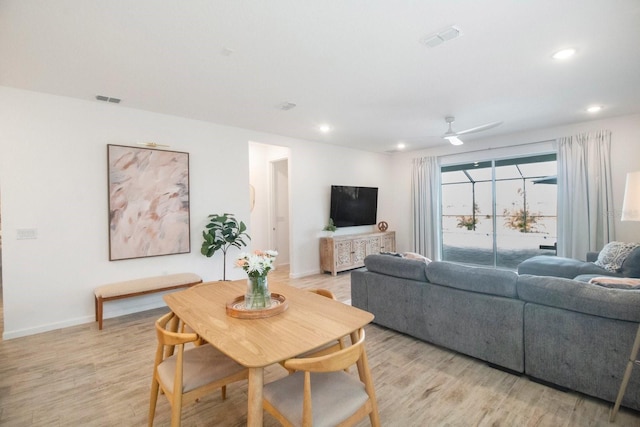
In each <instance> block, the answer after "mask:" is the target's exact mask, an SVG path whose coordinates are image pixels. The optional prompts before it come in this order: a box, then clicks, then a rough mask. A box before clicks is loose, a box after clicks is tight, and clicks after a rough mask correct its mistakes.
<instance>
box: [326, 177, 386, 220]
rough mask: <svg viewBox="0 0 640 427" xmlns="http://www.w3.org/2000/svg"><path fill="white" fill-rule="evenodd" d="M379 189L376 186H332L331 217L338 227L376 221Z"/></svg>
mask: <svg viewBox="0 0 640 427" xmlns="http://www.w3.org/2000/svg"><path fill="white" fill-rule="evenodd" d="M377 211H378V189H377V188H375V187H353V186H346V185H332V186H331V211H330V213H329V217H330V218H331V219H333V223H334V224H335V226H336V227H353V226H357V225H372V224H375V223H376V215H377Z"/></svg>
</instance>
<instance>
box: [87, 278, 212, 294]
mask: <svg viewBox="0 0 640 427" xmlns="http://www.w3.org/2000/svg"><path fill="white" fill-rule="evenodd" d="M201 281H202V278H201V277H200V276H198V275H197V274H194V273H178V274H167V275H166V276H157V277H146V278H142V279H134V280H127V281H124V282H118V283H111V284H108V285H103V286H99V287H97V288H96V289H95V293H96V297H102V298H110V297H115V296H119V295H126V294H134V293H137V292H145V291H152V290H155V289H163V288H170V287H172V286H179V285H186V284H189V283H198V282H201Z"/></svg>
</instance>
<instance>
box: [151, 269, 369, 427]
mask: <svg viewBox="0 0 640 427" xmlns="http://www.w3.org/2000/svg"><path fill="white" fill-rule="evenodd" d="M246 286H247V285H246V280H238V281H228V282H208V283H203V284H201V285H197V286H195V287H192V288H190V289H187V290H184V291H179V292H173V293H171V294H167V295H165V296H164V300H165V302H166V303H167V305H168V306H169V308H170V309H171V310H172V311H173V312H174V313H175V314H176V315H177V316H178V317H180V318H181V319H182V320H183V321H184V322H185V323H187V324H188V325H189V326H190V327H191V328H192V329H193V330H194V331H195V332H196V333H197V334H199V335H200V336H201V337H202V338H204V339H205V340H206V341H208V342H209V343H210V344H211V345H213V346H214V347H216V348H217V349H218V350H220V351H221V352H223V353H224V354H226V355H227V356H229V357H230V358H232V359H233V360H235V361H236V362H238V363H239V364H241V365H243V366H246V367H247V368H248V369H249V384H248V410H247V425H248V426H262V417H263V411H262V388H263V385H264V368H265V367H267V366H269V365H272V364H274V363H278V362H281V361H283V360H286V359H289V358H291V357H295V356H297V355H300V354H303V353H305V352H307V351H310V350H313V349H314V348H317V347H320V346H322V345H325V344H327V343H330V342H332V341H334V340H336V339H338V338H341V337H344V336H347V335H351V337H352V340H353V339H354V338H355V339H357V331H358V329H360V328H361V327H363V326H365V325H367V324H368V323H370V322H371V321H372V320H373V317H374V316H373V314H371V313H369V312H367V311H364V310H361V309H359V308H356V307H352V306H350V305H347V304H344V303H341V302H339V301H335V300H332V299H330V298H326V297H323V296H320V295H318V294H315V293H312V292H308V291H305V290H302V289H298V288H294V287H292V286H288V285H285V284H281V283H277V282H272V281H270V282H269V288H270V291H271V292H272V293H278V294H280V295H283V296H284V297H285V299H286V303H287V306H288V307H287V309H286V310H285V311H284V312H282V313H279V314H276V315H274V316H271V317H265V318H255V319H246V318H237V317H232V316H230V315H228V314H227V310H226V305H227V303H228V302H231V301H233V300H234V299H236V298H237V297H239V296H242V295H244V292H245V290H246ZM359 368H360V366H359ZM360 374H361V375H362V373H360ZM301 392H302V391H301Z"/></svg>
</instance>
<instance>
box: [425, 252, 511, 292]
mask: <svg viewBox="0 0 640 427" xmlns="http://www.w3.org/2000/svg"><path fill="white" fill-rule="evenodd" d="M517 278H518V275H517V274H516V273H515V272H513V271H507V270H497V269H495V268H489V267H471V266H468V265H463V264H456V263H452V262H447V261H433V262H431V263H429V264H427V279H429V282H431V283H436V284H438V285H442V286H447V287H450V288H457V289H463V290H468V291H473V292H479V293H483V294H491V295H498V296H503V297H509V298H516V297H517V295H518V294H517V292H516V281H517Z"/></svg>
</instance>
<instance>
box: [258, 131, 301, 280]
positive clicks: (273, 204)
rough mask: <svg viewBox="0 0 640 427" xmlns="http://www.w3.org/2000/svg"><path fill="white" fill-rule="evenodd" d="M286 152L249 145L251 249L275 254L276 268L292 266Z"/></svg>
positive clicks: (287, 159) (269, 147)
mask: <svg viewBox="0 0 640 427" xmlns="http://www.w3.org/2000/svg"><path fill="white" fill-rule="evenodd" d="M289 151H290V150H289V148H287V147H281V146H277V145H269V144H261V143H257V142H250V143H249V184H250V192H251V216H250V226H249V229H250V233H249V234H250V236H251V247H252V248H253V249H254V250H255V249H273V250H276V251H278V256H277V258H276V264H275V266H276V268H278V267H284V266H288V265H290V264H291V259H290V258H291V255H290V251H289V248H290V232H289V227H290V221H289V212H290V206H289V157H290V155H289Z"/></svg>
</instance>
